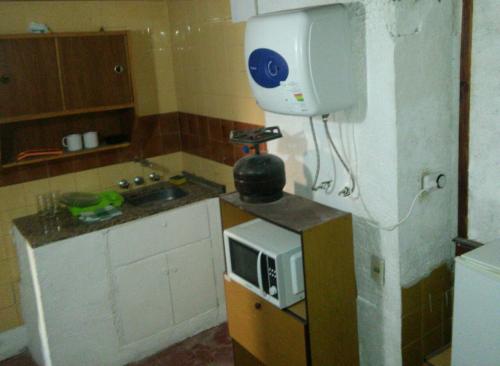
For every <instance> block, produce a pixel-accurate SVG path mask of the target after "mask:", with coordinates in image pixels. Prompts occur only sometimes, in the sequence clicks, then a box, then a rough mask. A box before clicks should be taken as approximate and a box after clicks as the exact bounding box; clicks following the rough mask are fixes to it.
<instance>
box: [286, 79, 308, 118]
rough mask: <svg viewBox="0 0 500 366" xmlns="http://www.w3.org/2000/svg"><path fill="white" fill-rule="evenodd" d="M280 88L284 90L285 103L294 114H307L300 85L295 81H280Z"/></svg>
mask: <svg viewBox="0 0 500 366" xmlns="http://www.w3.org/2000/svg"><path fill="white" fill-rule="evenodd" d="M281 86H282V87H283V89H284V90H285V101H286V102H288V103H289V104H290V107H291V108H292V109H293V110H294V111H295V112H307V104H306V103H305V97H304V93H303V92H302V88H301V87H300V84H299V83H298V82H296V81H288V82H287V81H282V82H281Z"/></svg>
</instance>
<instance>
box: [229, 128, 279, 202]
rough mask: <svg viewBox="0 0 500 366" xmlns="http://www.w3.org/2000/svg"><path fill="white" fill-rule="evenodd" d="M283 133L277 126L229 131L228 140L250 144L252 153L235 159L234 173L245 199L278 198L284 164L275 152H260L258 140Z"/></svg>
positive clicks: (272, 138) (267, 199)
mask: <svg viewBox="0 0 500 366" xmlns="http://www.w3.org/2000/svg"><path fill="white" fill-rule="evenodd" d="M280 137H282V134H281V131H280V129H279V127H266V128H259V129H253V130H240V131H231V135H230V141H231V142H233V143H239V144H250V145H253V148H254V150H255V154H254V155H248V156H245V157H243V158H241V159H240V160H238V161H237V162H236V164H235V165H234V170H233V176H234V185H235V187H236V190H237V191H238V192H239V193H240V198H241V200H242V201H244V202H250V203H265V202H272V201H276V200H278V199H280V198H281V197H282V196H283V187H284V186H285V183H286V176H285V164H284V163H283V160H281V159H280V158H279V157H277V156H276V155H272V154H267V153H263V154H261V152H260V148H259V144H261V143H263V142H266V141H270V140H274V139H277V138H280Z"/></svg>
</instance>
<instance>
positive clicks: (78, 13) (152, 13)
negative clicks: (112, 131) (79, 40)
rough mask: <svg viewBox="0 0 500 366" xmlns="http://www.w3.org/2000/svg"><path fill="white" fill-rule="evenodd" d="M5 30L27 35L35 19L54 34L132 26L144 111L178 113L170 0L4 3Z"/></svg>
mask: <svg viewBox="0 0 500 366" xmlns="http://www.w3.org/2000/svg"><path fill="white" fill-rule="evenodd" d="M1 13H2V21H1V22H0V34H11V33H25V32H26V31H27V29H28V25H29V23H30V22H31V21H36V22H40V23H46V24H48V26H49V27H50V29H51V30H52V31H54V32H84V31H85V32H86V31H99V29H100V28H101V27H103V28H104V29H105V30H129V31H131V32H130V45H131V49H130V58H131V64H132V72H133V75H132V76H133V79H134V86H135V94H136V102H137V111H138V114H139V115H147V114H156V113H166V112H173V111H177V99H176V94H175V86H174V85H175V83H174V74H173V62H172V48H171V46H170V34H169V32H170V29H169V24H168V8H167V6H166V3H165V1H149V0H144V1H142V0H141V1H139V0H136V1H133V0H132V1H2V4H1Z"/></svg>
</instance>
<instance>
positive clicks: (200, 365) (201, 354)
mask: <svg viewBox="0 0 500 366" xmlns="http://www.w3.org/2000/svg"><path fill="white" fill-rule="evenodd" d="M0 366H36V365H35V363H34V362H33V361H32V360H31V358H30V357H29V356H27V355H20V356H17V357H14V358H11V359H8V360H5V361H3V362H0ZM130 366H233V349H232V346H231V340H230V339H229V335H228V332H227V325H226V324H222V325H219V326H218V327H215V328H212V329H209V330H206V331H204V332H202V333H200V334H197V335H195V336H194V337H191V338H188V339H186V340H185V341H183V342H181V343H178V344H175V345H173V346H172V347H170V348H168V349H166V350H164V351H161V352H160V353H157V354H156V355H153V356H151V357H148V358H147V359H145V360H142V361H140V362H137V363H134V364H131V365H130Z"/></svg>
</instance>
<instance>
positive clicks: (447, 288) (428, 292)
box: [401, 265, 452, 365]
mask: <svg viewBox="0 0 500 366" xmlns="http://www.w3.org/2000/svg"><path fill="white" fill-rule="evenodd" d="M401 298H402V308H403V314H402V329H401V335H402V347H403V348H402V352H403V360H407V362H408V363H407V364H408V365H413V364H418V365H421V364H422V357H423V356H427V355H429V354H431V353H433V352H435V351H437V350H438V349H439V348H441V347H442V346H444V345H446V344H448V343H450V341H451V310H452V273H451V271H450V270H449V269H448V266H447V265H442V266H440V267H439V268H437V269H435V270H434V271H433V272H432V273H431V274H430V275H429V276H427V277H425V278H423V279H422V280H421V281H420V282H419V283H417V284H416V285H414V286H412V287H410V288H403V289H401ZM418 347H420V348H419V350H418V352H417V348H418ZM418 353H419V354H420V355H421V356H422V357H421V358H420V360H416V355H417V354H418ZM416 362H418V363H416ZM404 364H405V365H406V363H404Z"/></svg>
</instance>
